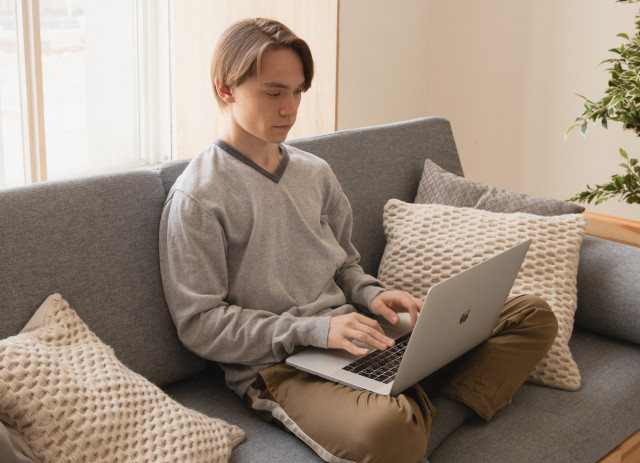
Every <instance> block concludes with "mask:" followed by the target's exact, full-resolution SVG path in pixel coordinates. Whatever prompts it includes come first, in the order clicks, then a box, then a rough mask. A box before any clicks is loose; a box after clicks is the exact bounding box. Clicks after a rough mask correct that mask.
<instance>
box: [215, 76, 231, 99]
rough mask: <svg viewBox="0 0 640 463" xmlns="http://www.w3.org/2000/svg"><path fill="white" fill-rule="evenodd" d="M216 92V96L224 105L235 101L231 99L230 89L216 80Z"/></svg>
mask: <svg viewBox="0 0 640 463" xmlns="http://www.w3.org/2000/svg"><path fill="white" fill-rule="evenodd" d="M216 92H218V96H219V97H220V99H222V101H224V102H225V103H227V104H229V103H233V102H234V101H235V100H234V98H233V93H232V92H231V89H230V88H229V87H227V86H225V85H222V84H221V83H220V81H219V80H217V79H216Z"/></svg>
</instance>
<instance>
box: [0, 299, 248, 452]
mask: <svg viewBox="0 0 640 463" xmlns="http://www.w3.org/2000/svg"><path fill="white" fill-rule="evenodd" d="M0 409H1V410H2V415H1V416H2V418H3V420H4V421H6V423H7V424H8V425H10V426H13V427H15V428H16V429H17V430H18V431H19V432H20V433H21V434H22V435H23V436H24V438H25V441H26V443H27V444H28V445H29V447H30V448H31V450H32V451H33V453H34V454H35V455H36V456H37V457H38V459H41V460H43V461H62V460H69V461H76V459H77V460H78V461H79V460H81V459H89V460H90V461H98V460H113V461H124V460H131V461H140V462H158V461H166V462H170V461H171V462H172V461H191V462H197V461H201V462H203V463H204V462H213V461H216V462H223V461H227V459H228V457H229V454H230V452H231V449H232V448H233V447H234V446H235V445H237V444H238V443H239V442H241V441H242V439H243V438H244V434H243V432H242V430H240V429H239V428H237V427H235V426H231V425H229V424H227V423H226V422H224V421H222V420H219V419H213V418H209V417H207V416H205V415H202V414H200V413H198V412H196V411H194V410H190V409H188V408H185V407H184V406H182V405H180V404H178V403H177V402H175V401H173V400H171V399H170V398H169V397H168V396H167V395H166V394H164V393H163V392H162V391H161V390H160V389H159V388H158V387H157V386H154V385H153V384H151V383H150V382H149V381H147V380H146V379H145V378H143V377H142V376H140V375H138V374H137V373H134V372H133V371H131V370H129V369H128V368H126V367H125V366H124V365H122V364H121V363H120V362H119V361H118V360H117V358H116V357H115V355H114V353H113V350H112V349H111V348H110V347H109V346H107V345H105V344H103V343H102V342H101V341H100V339H99V338H98V337H97V336H96V335H95V334H94V333H93V332H92V331H91V330H90V329H89V327H88V326H87V325H86V324H85V323H84V322H83V321H82V320H81V319H80V317H79V316H78V314H77V313H76V312H75V311H74V310H72V309H71V308H70V307H69V305H68V304H67V302H66V301H65V300H64V299H62V297H61V296H60V295H59V294H54V295H52V296H50V297H49V298H47V299H46V301H45V302H44V303H43V304H42V306H41V307H40V308H39V309H38V311H37V312H36V314H35V315H34V318H33V319H32V321H30V322H29V323H28V324H27V326H26V327H25V331H24V332H23V333H21V334H19V335H16V336H12V337H9V338H7V339H4V340H2V341H0Z"/></svg>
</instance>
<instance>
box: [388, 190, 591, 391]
mask: <svg viewBox="0 0 640 463" xmlns="http://www.w3.org/2000/svg"><path fill="white" fill-rule="evenodd" d="M384 227H385V233H386V235H387V248H386V250H385V253H384V256H383V258H382V262H381V263H380V271H379V275H378V276H379V278H380V280H381V281H382V282H383V283H384V284H385V285H387V286H388V287H392V288H397V289H403V290H406V291H409V292H411V293H412V294H414V295H415V296H417V297H422V298H424V297H425V296H426V293H427V291H428V289H429V288H430V287H431V286H433V285H435V284H436V283H438V282H440V281H442V280H444V279H446V278H448V277H450V276H451V275H454V274H456V273H459V272H460V271H462V270H465V269H467V268H469V267H471V266H472V265H475V264H478V263H480V262H482V261H484V260H486V259H487V258H489V257H491V256H492V255H495V254H496V253H498V252H499V251H504V250H506V249H508V248H509V247H511V246H514V245H516V244H518V243H520V242H522V241H524V240H525V239H528V238H531V239H532V240H533V241H532V243H531V247H530V248H529V252H528V253H527V256H526V258H525V261H524V264H523V266H522V268H521V270H520V272H519V274H518V276H517V278H516V281H515V283H514V285H513V288H512V290H511V294H512V295H516V294H525V293H528V294H536V295H538V296H541V297H543V298H544V299H545V300H546V301H547V302H548V303H549V305H550V306H551V308H552V310H553V311H554V313H555V314H556V317H557V319H558V324H559V331H558V336H557V337H556V340H555V341H554V343H553V345H552V346H551V349H550V350H549V353H548V354H547V356H546V357H545V358H544V359H543V360H542V361H541V362H540V363H539V364H538V365H537V366H536V368H535V369H534V370H533V372H532V373H531V376H530V377H529V380H530V381H533V382H536V383H539V384H544V385H547V386H552V387H557V388H561V389H566V390H576V389H578V388H579V387H580V373H579V371H578V368H577V366H576V364H575V362H574V361H573V358H572V356H571V352H570V350H569V347H568V342H569V339H570V338H571V332H572V330H573V316H574V313H575V310H576V305H577V296H576V292H577V290H576V274H577V271H578V255H579V251H580V243H581V242H582V237H583V234H584V229H585V218H584V217H583V216H582V215H580V214H568V215H561V216H552V217H542V216H538V215H533V214H523V213H514V214H501V213H496V212H489V211H481V210H477V209H471V208H456V207H451V206H443V205H439V204H409V203H404V202H402V201H399V200H390V201H389V202H388V203H387V206H386V207H385V211H384Z"/></svg>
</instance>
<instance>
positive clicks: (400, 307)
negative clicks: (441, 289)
mask: <svg viewBox="0 0 640 463" xmlns="http://www.w3.org/2000/svg"><path fill="white" fill-rule="evenodd" d="M420 309H422V301H421V300H420V299H418V298H415V297H413V296H412V295H411V294H409V293H408V292H406V291H398V290H388V291H382V292H381V293H379V294H378V295H377V296H376V297H374V298H373V300H372V301H371V304H370V305H369V310H370V311H371V313H373V314H375V315H381V316H382V317H384V318H386V319H387V320H389V322H391V323H393V324H394V325H395V324H396V323H398V320H399V318H398V312H409V316H410V317H411V326H412V327H414V326H416V322H417V321H418V312H420Z"/></svg>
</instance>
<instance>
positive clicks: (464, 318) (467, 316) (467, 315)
mask: <svg viewBox="0 0 640 463" xmlns="http://www.w3.org/2000/svg"><path fill="white" fill-rule="evenodd" d="M469 312H471V309H467V311H466V312H465V313H463V314H462V315H461V316H460V324H461V325H462V324H463V323H464V322H466V321H467V319H468V318H469Z"/></svg>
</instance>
